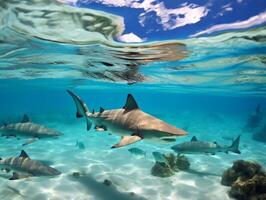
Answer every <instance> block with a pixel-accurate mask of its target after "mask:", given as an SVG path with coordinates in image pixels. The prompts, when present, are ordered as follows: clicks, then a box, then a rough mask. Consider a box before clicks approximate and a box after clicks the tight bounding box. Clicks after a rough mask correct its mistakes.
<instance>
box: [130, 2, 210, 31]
mask: <svg viewBox="0 0 266 200" xmlns="http://www.w3.org/2000/svg"><path fill="white" fill-rule="evenodd" d="M135 7H136V8H143V9H144V10H145V12H144V13H142V14H141V16H140V24H142V25H143V24H144V21H145V17H146V16H147V15H148V14H149V13H151V12H155V13H156V16H157V17H158V18H159V20H157V23H158V24H161V25H162V26H163V29H164V30H173V29H175V28H178V27H181V26H185V25H188V24H195V23H197V22H199V21H200V20H201V18H202V17H204V16H206V15H207V14H208V9H207V8H206V7H204V6H198V5H196V4H189V5H186V4H185V5H183V6H182V7H179V8H175V9H167V8H166V7H165V5H164V3H163V2H161V3H159V4H154V1H153V0H146V1H144V2H143V3H141V4H139V5H137V6H136V5H135Z"/></svg>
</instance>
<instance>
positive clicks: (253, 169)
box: [221, 160, 266, 200]
mask: <svg viewBox="0 0 266 200" xmlns="http://www.w3.org/2000/svg"><path fill="white" fill-rule="evenodd" d="M221 184H223V185H226V186H231V190H230V191H229V194H230V195H231V196H232V197H234V198H236V199H240V200H260V199H265V198H266V173H265V172H264V171H263V169H262V167H261V166H260V165H259V164H258V163H255V162H251V161H244V160H237V161H235V162H234V164H233V166H232V167H231V168H229V169H227V170H226V171H225V172H224V173H223V176H222V180H221Z"/></svg>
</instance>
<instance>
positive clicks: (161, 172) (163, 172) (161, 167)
mask: <svg viewBox="0 0 266 200" xmlns="http://www.w3.org/2000/svg"><path fill="white" fill-rule="evenodd" d="M151 174H152V175H153V176H158V177H170V176H173V175H174V174H175V172H174V171H173V170H172V169H171V168H170V166H169V165H168V164H166V163H164V162H158V161H156V163H155V165H154V166H153V167H152V169H151Z"/></svg>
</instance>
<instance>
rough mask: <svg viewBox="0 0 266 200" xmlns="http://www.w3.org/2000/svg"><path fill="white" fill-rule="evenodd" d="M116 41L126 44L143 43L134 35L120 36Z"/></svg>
mask: <svg viewBox="0 0 266 200" xmlns="http://www.w3.org/2000/svg"><path fill="white" fill-rule="evenodd" d="M117 39H118V40H119V41H121V42H126V43H133V42H143V40H142V39H141V38H140V37H139V36H137V35H135V34H134V33H128V34H124V35H121V36H119V37H118V38H117Z"/></svg>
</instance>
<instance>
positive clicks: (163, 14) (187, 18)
mask: <svg viewBox="0 0 266 200" xmlns="http://www.w3.org/2000/svg"><path fill="white" fill-rule="evenodd" d="M58 1H61V2H65V3H76V2H77V1H78V0H58ZM80 2H86V3H92V2H95V3H101V4H104V5H107V6H114V7H129V8H136V9H143V10H144V12H143V13H141V14H140V16H139V23H140V24H141V25H142V26H145V24H146V23H147V22H148V21H149V20H155V22H156V23H157V24H160V25H162V27H163V29H164V30H172V29H175V28H177V27H181V26H185V25H188V24H195V23H197V22H199V21H200V20H201V18H202V17H204V16H206V15H207V14H208V9H207V7H205V6H198V5H196V4H193V3H191V4H188V3H183V4H181V5H180V7H178V8H174V9H168V8H166V6H165V4H164V2H158V0H143V1H142V2H141V1H139V0H80ZM151 13H155V14H156V17H153V18H151V17H149V16H151Z"/></svg>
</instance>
